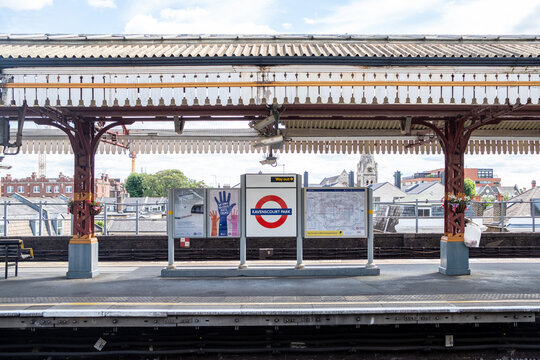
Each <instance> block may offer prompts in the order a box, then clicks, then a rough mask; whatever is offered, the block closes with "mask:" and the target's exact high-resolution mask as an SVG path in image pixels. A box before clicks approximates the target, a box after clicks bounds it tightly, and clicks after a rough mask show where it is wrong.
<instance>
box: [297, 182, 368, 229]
mask: <svg viewBox="0 0 540 360" xmlns="http://www.w3.org/2000/svg"><path fill="white" fill-rule="evenodd" d="M366 192H367V191H366V189H365V188H331V189H329V188H308V189H305V190H304V236H305V237H309V238H315V237H319V238H324V237H349V238H355V237H358V238H365V237H367V231H366V223H367V208H368V207H367V196H366Z"/></svg>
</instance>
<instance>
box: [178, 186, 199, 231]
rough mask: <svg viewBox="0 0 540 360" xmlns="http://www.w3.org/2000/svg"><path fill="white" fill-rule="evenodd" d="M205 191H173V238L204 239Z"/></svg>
mask: <svg viewBox="0 0 540 360" xmlns="http://www.w3.org/2000/svg"><path fill="white" fill-rule="evenodd" d="M204 191H205V189H175V190H174V237H175V238H180V237H204V236H205V232H204V230H205V229H204Z"/></svg>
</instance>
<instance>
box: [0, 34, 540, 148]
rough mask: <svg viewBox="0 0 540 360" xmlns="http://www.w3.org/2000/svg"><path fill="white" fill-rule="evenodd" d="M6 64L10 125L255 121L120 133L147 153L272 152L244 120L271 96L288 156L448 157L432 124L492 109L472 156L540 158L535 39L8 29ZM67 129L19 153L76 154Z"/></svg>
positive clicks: (1, 85) (5, 107) (0, 42)
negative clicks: (64, 120)
mask: <svg viewBox="0 0 540 360" xmlns="http://www.w3.org/2000/svg"><path fill="white" fill-rule="evenodd" d="M359 65H361V66H359ZM0 69H2V74H0V95H1V96H0V116H4V117H8V118H10V119H11V120H15V119H16V118H17V114H18V109H19V107H20V106H23V104H25V103H26V104H28V111H27V113H26V119H27V121H32V120H37V119H41V118H43V117H50V116H67V117H73V116H75V117H80V118H84V119H88V121H96V122H110V121H116V120H118V119H121V120H125V121H126V122H129V121H131V120H134V121H172V120H173V118H174V117H177V118H179V119H180V121H183V122H191V121H223V120H240V121H244V122H245V123H246V128H245V130H246V131H245V132H233V133H232V134H231V133H229V132H228V130H227V129H213V130H211V131H206V132H205V131H203V132H200V131H199V132H197V131H195V132H191V133H190V132H189V131H186V132H184V133H183V134H182V135H178V134H176V133H171V132H166V131H165V132H164V131H162V130H160V129H154V130H155V131H149V132H147V133H146V134H145V133H137V132H136V131H134V132H132V133H131V134H129V135H128V134H125V135H122V134H121V133H120V134H119V136H118V137H117V139H118V141H119V142H120V143H123V144H124V145H125V144H129V146H130V150H132V151H135V152H137V153H145V152H152V153H153V152H173V153H175V152H176V153H177V152H261V151H264V150H265V148H260V147H257V148H256V147H254V146H253V145H254V143H255V142H257V140H259V139H260V138H261V136H262V135H261V134H259V133H258V132H256V131H254V130H252V129H250V128H249V127H248V125H247V123H248V122H250V121H254V122H257V121H260V120H262V119H264V118H265V117H267V116H268V115H269V110H268V106H269V105H270V104H273V105H276V106H281V110H280V111H281V113H280V124H281V129H280V131H281V132H282V134H283V135H284V136H285V137H286V140H287V141H286V142H285V143H284V146H283V149H282V151H285V152H330V153H334V152H336V153H351V152H359V153H362V152H366V153H371V152H387V153H397V152H414V153H439V152H441V148H440V145H439V143H438V141H437V140H436V137H435V134H434V132H433V131H432V130H430V129H428V128H427V127H426V126H424V125H422V122H424V123H425V122H430V123H431V124H433V125H435V126H439V127H440V126H443V124H444V123H445V122H448V121H454V120H455V119H458V118H463V117H465V118H467V119H471V120H472V119H475V118H478V117H484V118H486V119H488V120H489V121H487V122H486V125H485V126H483V127H481V128H480V129H479V130H476V131H475V132H474V133H473V137H472V138H471V142H470V144H469V150H468V151H469V152H470V153H471V152H472V153H483V152H488V153H540V142H539V139H540V137H539V135H540V37H539V36H349V35H343V36H307V35H300V36H291V35H284V36H187V35H186V36H176V35H167V36H159V35H125V36H124V35H0ZM42 135H43V136H45V133H44V134H42ZM58 136H59V135H58V134H50V137H49V138H43V137H40V134H33V135H31V134H29V133H28V134H27V142H26V143H25V144H26V145H25V146H23V151H24V152H35V151H36V152H37V151H47V152H69V151H70V149H69V146H68V144H67V142H66V141H67V140H66V139H65V138H64V139H62V138H59V137H58ZM113 149H114V146H113V145H110V144H105V143H104V144H102V145H101V146H100V151H101V152H109V151H113V152H115V151H116V150H113ZM118 150H119V151H124V150H121V149H118Z"/></svg>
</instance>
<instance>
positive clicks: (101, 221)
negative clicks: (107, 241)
mask: <svg viewBox="0 0 540 360" xmlns="http://www.w3.org/2000/svg"><path fill="white" fill-rule="evenodd" d="M95 223H96V225H97V226H99V227H100V228H101V229H103V226H104V222H103V220H96V221H95ZM101 233H102V234H103V230H102V231H101Z"/></svg>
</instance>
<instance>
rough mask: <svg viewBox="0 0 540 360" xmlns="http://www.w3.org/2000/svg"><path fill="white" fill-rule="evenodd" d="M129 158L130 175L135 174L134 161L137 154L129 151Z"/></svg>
mask: <svg viewBox="0 0 540 360" xmlns="http://www.w3.org/2000/svg"><path fill="white" fill-rule="evenodd" d="M129 157H130V158H131V173H132V174H133V173H134V172H135V159H136V158H137V153H135V152H132V151H130V152H129Z"/></svg>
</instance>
